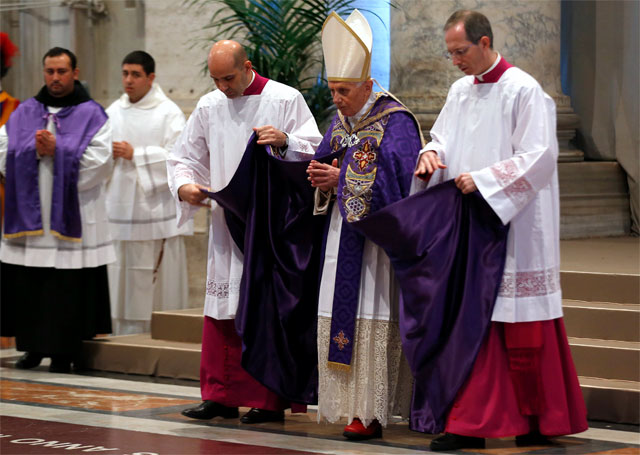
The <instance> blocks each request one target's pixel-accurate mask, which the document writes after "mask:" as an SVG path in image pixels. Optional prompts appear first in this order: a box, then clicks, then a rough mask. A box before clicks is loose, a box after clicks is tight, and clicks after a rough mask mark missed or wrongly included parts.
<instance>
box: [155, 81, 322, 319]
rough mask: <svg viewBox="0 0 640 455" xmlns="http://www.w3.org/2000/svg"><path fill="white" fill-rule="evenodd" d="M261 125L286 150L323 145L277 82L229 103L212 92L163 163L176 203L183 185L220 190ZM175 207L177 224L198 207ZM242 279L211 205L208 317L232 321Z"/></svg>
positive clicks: (237, 255)
mask: <svg viewBox="0 0 640 455" xmlns="http://www.w3.org/2000/svg"><path fill="white" fill-rule="evenodd" d="M264 125H272V126H273V127H275V128H277V129H279V130H281V131H284V132H286V133H287V134H288V135H289V148H288V150H289V151H297V152H302V153H306V154H313V153H314V151H315V149H316V148H317V146H318V145H319V144H320V141H321V140H322V136H321V135H320V132H319V131H318V127H317V126H316V123H315V121H314V119H313V116H312V115H311V112H310V111H309V108H308V107H307V104H306V103H305V101H304V98H303V97H302V95H301V94H300V93H299V92H298V91H297V90H295V89H293V88H291V87H288V86H286V85H283V84H280V83H278V82H275V81H272V80H269V81H268V82H267V84H266V85H265V87H264V89H263V91H262V93H261V94H260V95H250V96H242V97H239V98H235V99H229V98H227V97H226V96H225V95H224V94H223V93H222V92H220V91H219V90H215V91H213V92H211V93H209V94H207V95H205V96H203V97H202V98H201V99H200V101H199V102H198V105H197V107H196V109H195V110H194V112H193V114H192V115H191V117H190V118H189V120H188V122H187V126H186V127H185V129H184V131H183V133H182V135H181V136H180V138H179V139H178V141H177V142H176V145H175V147H174V149H173V150H172V152H171V153H170V155H169V159H168V160H167V166H168V172H169V187H170V189H171V192H172V193H173V195H174V197H175V198H176V200H178V198H177V190H178V188H180V186H182V185H184V184H187V183H199V184H201V185H205V186H208V187H211V189H212V190H213V191H219V190H221V189H223V188H224V187H225V186H226V185H227V184H228V183H229V181H230V180H231V178H232V177H233V175H234V173H235V171H236V169H237V168H238V164H240V160H241V159H242V155H243V153H244V150H245V148H246V145H247V142H248V140H249V138H250V136H251V134H252V133H253V131H252V128H253V127H257V126H264ZM288 155H289V154H288ZM290 155H294V154H290ZM177 204H178V217H179V221H178V222H179V224H180V225H181V224H182V223H184V222H186V221H187V220H188V219H190V218H191V217H192V216H193V214H194V213H195V211H196V210H197V208H196V207H194V206H191V205H189V204H187V203H186V202H181V201H178V202H177ZM241 277H242V253H241V252H240V250H239V249H238V247H237V246H236V245H235V243H234V241H233V239H232V238H231V234H230V233H229V230H228V229H227V224H226V222H225V219H224V211H223V209H222V208H221V207H220V206H219V205H218V204H216V203H215V202H212V204H211V225H210V228H209V251H208V264H207V283H206V297H205V309H204V313H205V315H206V316H209V317H212V318H214V319H233V318H234V317H235V314H236V309H237V306H238V292H239V286H240V279H241Z"/></svg>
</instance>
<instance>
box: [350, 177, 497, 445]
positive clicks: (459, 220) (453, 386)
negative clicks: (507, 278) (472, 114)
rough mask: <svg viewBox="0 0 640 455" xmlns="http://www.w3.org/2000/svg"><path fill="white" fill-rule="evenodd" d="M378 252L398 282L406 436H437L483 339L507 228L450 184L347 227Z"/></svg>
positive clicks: (474, 197) (477, 196) (483, 205)
mask: <svg viewBox="0 0 640 455" xmlns="http://www.w3.org/2000/svg"><path fill="white" fill-rule="evenodd" d="M351 226H353V227H354V228H355V229H357V230H359V231H360V232H361V233H363V234H364V235H365V236H367V238H369V239H370V240H372V241H373V242H375V243H377V244H378V245H380V246H381V247H382V248H384V250H385V251H386V253H387V254H388V255H389V258H390V259H391V263H392V265H393V268H394V270H395V273H396V277H397V279H398V281H399V283H400V287H401V292H402V301H401V305H400V332H401V336H402V343H403V350H404V353H405V355H406V357H407V360H408V361H409V365H410V366H411V370H412V372H413V375H414V378H415V383H414V391H413V398H412V406H411V420H410V426H411V429H413V430H416V431H421V432H426V433H440V432H441V431H443V429H444V425H445V422H446V416H447V414H448V412H449V408H450V406H451V405H452V403H453V400H454V398H455V396H456V394H457V392H458V390H459V389H460V387H462V385H463V384H464V382H465V380H466V379H467V377H468V375H469V373H470V372H471V367H472V366H473V363H474V361H475V358H476V355H477V353H478V350H479V348H480V345H481V344H482V342H483V340H484V337H485V335H486V333H487V329H488V327H489V323H490V321H491V314H492V311H493V306H494V303H495V300H496V297H497V294H498V289H499V285H500V280H501V278H502V273H503V269H504V261H505V254H506V239H507V233H508V226H504V225H502V223H501V222H500V220H499V218H498V217H497V216H496V215H495V213H494V212H493V211H492V210H491V208H490V207H489V206H488V204H487V203H486V202H485V201H484V199H483V198H482V196H481V195H480V193H478V192H475V193H472V194H469V195H463V194H462V193H461V192H460V191H459V190H458V189H457V188H456V187H455V184H454V182H453V181H449V182H445V183H443V184H441V185H438V186H436V187H433V188H432V189H429V190H427V191H423V192H421V193H418V194H415V195H413V196H411V197H409V198H406V199H403V200H401V201H398V202H396V203H394V204H391V205H389V206H387V207H385V208H383V209H380V210H379V211H377V212H375V213H373V214H371V215H370V216H368V217H367V218H365V219H363V220H361V221H358V222H355V223H352V224H351Z"/></svg>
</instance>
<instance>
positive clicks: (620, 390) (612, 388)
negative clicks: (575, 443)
mask: <svg viewBox="0 0 640 455" xmlns="http://www.w3.org/2000/svg"><path fill="white" fill-rule="evenodd" d="M570 341H571V342H572V343H576V342H577V343H578V344H572V351H573V350H575V349H576V348H578V349H580V347H581V346H582V345H584V344H585V340H584V339H577V338H573V339H571V340H570ZM591 341H593V340H591ZM636 345H637V343H636ZM582 354H583V352H575V351H574V360H576V364H577V365H580V367H579V368H578V372H579V374H580V377H579V380H580V385H581V388H582V393H583V396H584V398H585V403H586V405H587V410H588V414H589V418H590V419H594V420H603V421H609V422H619V423H631V424H638V423H639V415H638V414H639V410H640V406H639V404H640V382H639V381H637V380H636V381H634V380H621V379H606V378H601V377H592V376H589V375H587V374H588V373H589V372H590V370H589V369H588V368H587V369H585V368H582V359H583V357H582ZM84 356H85V359H86V366H87V367H88V368H90V369H94V370H101V371H110V372H117V373H127V374H140V375H147V376H160V377H170V378H179V379H192V380H196V381H197V380H198V379H199V370H200V344H199V343H184V342H168V341H164V340H154V339H152V338H151V336H150V334H143V335H126V336H114V337H108V338H99V339H95V340H91V341H85V342H84ZM587 357H589V356H587ZM636 359H637V351H636ZM587 360H589V361H590V362H591V361H593V362H596V363H600V361H601V360H600V359H599V358H598V356H595V358H593V359H589V358H587ZM578 362H580V364H579V363H578ZM614 363H616V365H620V361H618V362H614ZM636 365H637V363H636ZM605 368H611V366H610V365H609V366H605ZM632 368H633V367H631V369H632Z"/></svg>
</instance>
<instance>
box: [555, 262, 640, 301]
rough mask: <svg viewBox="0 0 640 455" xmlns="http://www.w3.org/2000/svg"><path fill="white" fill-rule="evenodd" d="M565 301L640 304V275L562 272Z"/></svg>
mask: <svg viewBox="0 0 640 455" xmlns="http://www.w3.org/2000/svg"><path fill="white" fill-rule="evenodd" d="M560 283H561V286H562V296H563V297H564V298H565V299H571V300H583V301H591V302H613V303H633V304H640V275H638V274H631V273H601V272H585V271H569V270H563V271H561V272H560Z"/></svg>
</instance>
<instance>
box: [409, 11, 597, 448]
mask: <svg viewBox="0 0 640 455" xmlns="http://www.w3.org/2000/svg"><path fill="white" fill-rule="evenodd" d="M444 30H445V41H446V45H447V50H448V55H449V57H450V58H451V60H452V61H453V64H454V65H456V66H457V67H458V68H459V69H460V70H461V71H462V72H463V73H465V74H466V76H465V77H463V78H461V79H459V80H457V81H456V82H455V83H454V84H453V85H452V87H451V89H450V90H449V94H448V96H447V101H446V104H445V106H444V107H443V109H442V112H441V113H440V115H439V116H438V119H437V120H436V122H435V124H434V126H433V128H432V129H431V138H432V141H431V142H430V143H428V144H427V145H426V146H425V147H424V148H423V150H422V155H421V157H420V161H419V163H418V167H417V169H416V174H417V175H423V176H424V175H425V174H426V175H430V174H433V178H431V181H430V182H429V183H430V184H431V185H433V184H435V183H437V182H439V181H443V180H449V179H455V182H456V184H457V186H458V188H460V190H461V191H462V192H463V193H465V194H467V193H471V192H474V191H479V192H480V193H481V194H482V196H483V197H484V199H485V200H486V201H487V203H488V204H489V205H490V206H491V208H492V209H493V211H494V212H495V213H496V214H497V215H498V216H499V217H500V219H501V220H502V222H503V223H504V224H507V223H509V224H510V229H509V237H508V241H507V255H506V263H505V267H504V274H503V277H502V283H501V286H500V290H499V293H498V297H497V299H496V302H495V307H494V310H493V314H492V318H491V321H492V322H491V326H490V329H489V333H488V334H487V337H486V339H485V340H484V343H483V345H482V347H481V348H480V352H479V354H478V356H477V358H476V361H475V364H474V367H473V370H472V372H471V375H470V377H469V379H468V380H467V383H466V385H465V386H463V388H462V390H460V391H459V393H458V397H457V398H456V401H455V403H454V404H453V407H452V409H451V411H450V413H449V416H448V420H447V424H446V429H445V431H446V433H447V434H446V435H445V436H442V437H440V438H437V439H435V440H433V441H432V442H431V447H430V448H431V450H438V451H449V450H459V449H462V448H465V447H466V448H474V447H475V448H478V447H484V439H483V438H486V437H489V438H503V437H509V436H516V443H517V444H518V445H531V444H544V443H548V440H547V437H548V436H557V435H565V434H572V433H578V432H581V431H584V430H586V428H587V422H586V412H585V405H584V401H583V398H582V394H581V391H580V386H579V384H578V380H577V376H576V371H575V368H574V365H573V360H572V358H571V351H570V350H569V346H568V343H567V336H566V334H565V330H564V324H563V320H562V291H561V289H560V255H559V246H560V245H559V218H560V214H559V197H558V173H557V165H556V161H557V159H558V141H557V138H556V110H555V104H554V102H553V100H552V99H551V98H550V97H549V96H548V95H547V94H546V93H545V92H544V91H543V90H542V88H541V87H540V85H539V84H538V82H536V80H535V79H533V77H531V76H530V75H529V74H527V73H525V72H524V71H522V70H520V69H519V68H516V67H514V66H512V65H510V64H509V63H508V62H507V61H506V60H505V59H504V57H502V56H501V55H500V54H499V53H497V52H495V51H494V50H493V33H492V31H491V25H490V24H489V21H488V19H487V18H486V17H485V16H483V15H482V14H480V13H477V12H474V11H458V12H456V13H454V14H453V15H452V16H451V17H450V18H449V20H448V21H447V24H446V25H445V28H444ZM445 166H446V168H445ZM434 171H435V173H434ZM480 266H481V265H478V267H480Z"/></svg>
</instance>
